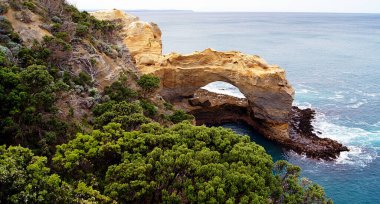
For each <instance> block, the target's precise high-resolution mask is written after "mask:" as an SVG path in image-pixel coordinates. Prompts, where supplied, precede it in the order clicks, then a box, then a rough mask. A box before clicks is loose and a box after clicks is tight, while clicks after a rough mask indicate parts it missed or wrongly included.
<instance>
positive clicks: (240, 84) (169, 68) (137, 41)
mask: <svg viewBox="0 0 380 204" xmlns="http://www.w3.org/2000/svg"><path fill="white" fill-rule="evenodd" d="M92 15H94V16H95V17H97V18H99V19H102V20H113V21H119V22H122V24H123V25H124V26H123V29H122V33H121V35H122V38H123V39H124V40H123V42H124V43H125V45H126V46H127V47H129V49H130V51H131V55H132V57H133V61H134V62H135V65H136V67H137V68H138V69H139V71H140V72H141V73H142V74H153V75H156V76H158V77H160V79H161V87H160V90H159V94H160V95H161V96H162V97H163V98H164V99H165V100H166V101H169V102H171V103H174V104H175V105H176V106H177V107H179V108H183V109H185V110H187V111H188V112H190V113H192V114H194V115H195V116H196V119H197V123H198V124H205V123H219V122H223V121H245V122H247V123H248V124H250V125H251V126H252V127H254V128H255V129H256V130H258V131H259V132H260V133H261V134H263V135H264V136H265V137H267V138H269V139H271V140H274V141H276V142H279V143H281V144H283V145H284V146H286V147H288V148H291V149H294V150H295V151H297V152H299V153H306V154H307V155H309V156H312V157H322V158H326V159H328V158H334V155H335V156H336V153H337V152H338V153H339V152H340V151H342V150H345V149H344V148H343V147H342V146H341V145H340V146H339V145H335V144H339V143H336V142H335V141H327V140H323V139H319V138H318V137H307V138H309V139H305V138H306V137H294V136H292V135H291V134H293V133H296V134H298V135H309V133H310V134H311V132H310V131H309V132H307V131H306V132H307V133H306V132H304V131H300V130H302V128H300V126H297V125H296V124H302V123H299V121H297V120H298V119H299V118H298V119H297V117H296V115H295V112H294V109H293V111H292V102H293V96H294V90H293V88H292V86H291V85H290V84H289V83H288V81H287V79H286V77H285V71H284V70H283V69H281V68H280V67H278V66H276V65H269V64H268V63H266V62H265V61H264V60H263V59H262V58H260V57H258V56H255V55H247V54H243V53H241V52H236V51H230V52H218V51H215V50H212V49H206V50H204V51H202V52H194V53H192V54H189V55H181V54H178V53H171V54H168V55H162V54H161V53H162V42H161V31H160V29H159V28H158V27H157V25H155V24H153V23H145V22H141V21H139V20H138V18H136V17H134V16H131V15H127V14H125V13H124V12H122V11H118V10H112V11H101V12H94V13H92ZM215 81H224V82H227V83H230V84H232V85H234V86H236V87H237V88H238V89H239V90H240V92H241V93H243V94H244V96H245V97H246V99H245V100H237V99H236V98H234V97H229V96H222V95H219V94H214V93H208V92H199V91H198V90H199V89H200V88H201V87H203V86H205V85H207V84H209V83H211V82H215ZM189 99H190V100H189ZM298 113H299V114H301V115H302V114H303V112H302V111H298ZM292 117H294V118H292ZM301 118H302V117H301ZM297 127H298V128H297ZM310 138H311V139H310ZM317 138H318V139H317ZM298 140H299V141H298ZM326 141H327V142H326ZM330 144H333V145H330ZM313 145H314V146H315V147H313ZM323 145H325V146H326V147H323ZM310 146H311V148H310ZM334 148H336V149H335V150H333V149H334ZM313 152H314V153H315V154H312V153H313ZM326 152H332V153H331V155H328V154H329V153H326Z"/></svg>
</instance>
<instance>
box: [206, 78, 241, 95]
mask: <svg viewBox="0 0 380 204" xmlns="http://www.w3.org/2000/svg"><path fill="white" fill-rule="evenodd" d="M202 89H205V90H207V91H211V92H214V93H220V94H225V95H229V96H235V97H238V98H245V96H244V95H243V94H242V93H241V92H240V90H239V89H238V88H237V87H235V86H233V85H232V84H229V83H226V82H221V81H217V82H213V83H210V84H208V85H207V86H204V87H202Z"/></svg>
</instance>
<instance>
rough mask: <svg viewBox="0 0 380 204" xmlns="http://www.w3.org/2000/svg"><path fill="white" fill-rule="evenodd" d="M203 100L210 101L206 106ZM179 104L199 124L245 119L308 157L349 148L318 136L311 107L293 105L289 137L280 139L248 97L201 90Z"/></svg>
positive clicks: (335, 153)
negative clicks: (256, 116) (258, 115)
mask: <svg viewBox="0 0 380 204" xmlns="http://www.w3.org/2000/svg"><path fill="white" fill-rule="evenodd" d="M204 102H209V103H210V104H207V105H206V104H204ZM176 105H177V106H180V107H181V108H182V109H185V110H187V111H188V112H189V113H191V114H193V115H194V116H195V118H196V123H197V125H202V124H207V125H215V124H221V123H225V122H244V123H246V124H248V125H249V126H251V127H252V128H254V129H255V130H256V131H257V132H259V133H261V134H262V135H263V136H264V137H266V138H267V139H269V140H272V141H274V142H276V143H279V144H280V145H282V146H283V147H284V148H285V149H288V150H293V151H294V152H296V153H298V154H304V155H306V156H307V157H309V158H314V159H323V160H334V159H336V158H337V157H338V156H339V155H340V152H343V151H349V150H348V148H347V147H346V146H343V145H342V144H340V143H339V142H337V141H335V140H332V139H328V138H320V137H318V136H317V135H316V133H315V131H314V127H313V125H312V121H313V120H314V118H315V111H314V110H312V109H310V108H308V109H300V108H298V107H292V109H291V112H290V120H289V123H288V126H289V128H288V129H289V137H288V138H279V137H274V136H273V135H272V132H271V131H268V130H270V129H268V128H267V127H268V126H270V124H268V123H265V122H264V121H262V120H260V119H257V118H254V117H252V115H254V113H252V112H251V110H250V108H249V106H248V101H247V100H246V99H241V98H236V97H233V96H227V95H223V94H217V93H212V92H208V91H206V90H199V91H197V92H196V94H195V95H194V97H193V98H190V99H188V98H187V99H184V100H183V101H182V102H179V103H177V104H176ZM318 134H322V133H318Z"/></svg>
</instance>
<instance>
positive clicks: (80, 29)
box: [76, 24, 89, 37]
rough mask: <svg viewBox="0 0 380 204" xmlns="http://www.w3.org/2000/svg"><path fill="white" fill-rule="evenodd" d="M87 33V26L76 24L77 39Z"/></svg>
mask: <svg viewBox="0 0 380 204" xmlns="http://www.w3.org/2000/svg"><path fill="white" fill-rule="evenodd" d="M88 32H89V28H88V26H87V25H84V24H78V25H77V28H76V35H77V36H79V37H85V36H86V35H87V34H88Z"/></svg>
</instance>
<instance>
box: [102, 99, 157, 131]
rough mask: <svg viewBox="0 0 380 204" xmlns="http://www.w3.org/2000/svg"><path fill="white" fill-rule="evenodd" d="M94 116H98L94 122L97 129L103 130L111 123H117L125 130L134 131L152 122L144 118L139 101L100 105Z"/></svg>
mask: <svg viewBox="0 0 380 204" xmlns="http://www.w3.org/2000/svg"><path fill="white" fill-rule="evenodd" d="M94 115H95V116H96V118H95V120H94V123H95V128H101V127H102V126H104V125H106V124H108V123H110V122H117V123H120V124H122V127H123V128H124V129H125V130H134V129H136V128H138V127H139V126H140V125H142V124H145V123H148V122H150V121H151V120H150V119H149V118H147V117H145V116H144V113H143V108H142V107H141V106H140V103H139V102H138V101H135V102H132V103H128V102H126V101H122V102H118V103H116V102H108V103H105V104H100V105H98V106H96V107H95V109H94Z"/></svg>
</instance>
